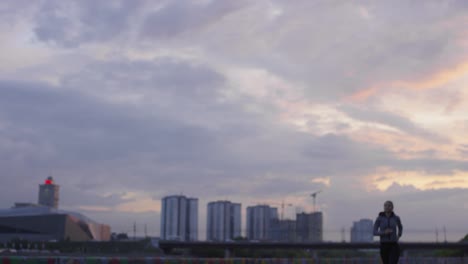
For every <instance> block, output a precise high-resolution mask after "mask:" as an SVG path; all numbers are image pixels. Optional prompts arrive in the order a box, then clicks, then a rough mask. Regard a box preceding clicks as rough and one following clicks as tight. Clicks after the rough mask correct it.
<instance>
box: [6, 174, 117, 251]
mask: <svg viewBox="0 0 468 264" xmlns="http://www.w3.org/2000/svg"><path fill="white" fill-rule="evenodd" d="M58 193H59V186H58V185H56V184H55V183H54V180H53V178H52V177H48V178H47V179H46V180H45V183H44V184H41V185H39V204H34V203H15V205H14V206H13V207H12V208H10V209H3V210H0V242H7V241H10V240H12V239H18V238H20V239H26V240H28V241H49V240H57V241H63V240H69V241H107V240H110V234H111V232H110V231H111V229H110V227H109V226H108V225H104V224H99V223H97V222H95V221H93V220H91V219H89V218H87V217H86V216H84V215H82V214H79V213H75V212H71V211H64V210H58V209H57V207H58V197H59V195H58Z"/></svg>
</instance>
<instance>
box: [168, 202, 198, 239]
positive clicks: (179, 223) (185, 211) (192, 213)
mask: <svg viewBox="0 0 468 264" xmlns="http://www.w3.org/2000/svg"><path fill="white" fill-rule="evenodd" d="M161 239H163V240H179V241H196V240H198V199H197V198H187V197H185V196H183V195H172V196H166V197H164V198H163V199H162V200H161Z"/></svg>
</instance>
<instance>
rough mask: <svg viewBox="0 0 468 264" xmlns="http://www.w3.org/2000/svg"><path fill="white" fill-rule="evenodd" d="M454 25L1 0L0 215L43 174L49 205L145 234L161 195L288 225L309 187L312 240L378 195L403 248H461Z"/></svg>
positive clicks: (450, 8)
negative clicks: (54, 188) (261, 211)
mask: <svg viewBox="0 0 468 264" xmlns="http://www.w3.org/2000/svg"><path fill="white" fill-rule="evenodd" d="M467 20H468V2H467V1H463V0H428V1H421V2H419V1H417V2H416V1H404V0H401V1H400V0H397V1H359V2H350V1H328V0H318V1H307V0H298V1H293V2H290V1H288V2H285V1H279V0H259V1H248V0H236V1H212V0H181V1H165V0H163V1H156V2H155V1H149V0H135V1H130V0H128V1H126V0H117V1H92V0H81V1H71V0H70V1H68V0H64V1H58V0H41V1H32V2H31V1H26V0H5V1H1V3H0V22H1V23H0V33H1V34H0V38H1V41H0V49H1V52H0V181H1V183H2V184H0V208H8V207H10V206H11V205H12V204H14V203H15V202H17V201H24V200H26V201H30V202H36V201H37V183H40V182H42V181H43V179H44V177H46V176H49V175H52V176H53V177H54V178H55V179H56V181H57V182H58V183H59V184H60V208H62V209H63V210H68V211H73V212H80V213H82V214H84V215H87V216H90V217H91V218H92V219H96V221H98V222H102V223H108V224H109V225H111V226H112V228H113V230H114V231H115V232H126V233H129V234H132V233H133V223H135V222H136V223H137V234H138V233H140V234H143V233H144V231H143V228H142V227H143V226H144V224H147V230H148V233H149V234H153V235H159V234H158V230H159V228H160V225H161V223H160V218H161V210H162V208H161V203H160V200H161V198H162V197H165V196H167V195H172V194H185V195H188V196H190V197H197V198H199V204H201V205H205V204H206V203H207V202H208V201H217V200H230V201H236V202H237V203H241V204H242V206H243V208H246V207H247V206H250V205H256V204H264V203H267V204H271V205H273V204H275V206H276V205H277V204H280V203H283V204H292V206H285V207H284V209H283V210H284V214H285V218H288V217H289V218H291V217H292V216H293V215H295V214H296V210H298V211H305V212H312V211H313V210H314V208H313V203H314V202H313V201H314V199H313V198H314V197H311V196H310V195H311V194H312V193H315V192H317V191H319V190H322V192H320V193H319V194H318V195H317V197H316V204H317V208H318V209H317V210H320V211H321V212H323V220H324V222H323V223H324V233H323V235H324V237H323V239H324V240H325V241H329V240H332V241H341V237H342V230H343V228H344V229H346V232H345V234H346V236H348V237H349V229H350V227H351V225H352V221H355V220H356V219H361V218H368V219H372V220H375V218H376V217H377V215H378V213H379V212H380V211H382V210H383V208H382V207H383V203H384V202H385V201H386V200H392V201H393V202H394V205H395V212H396V213H397V214H398V215H399V216H400V217H401V219H402V222H403V225H404V227H405V233H404V234H403V237H402V238H401V239H402V241H435V240H436V233H437V232H436V230H439V233H440V232H442V231H441V230H444V228H445V230H446V234H447V240H448V241H456V240H458V239H461V238H462V237H463V236H464V235H465V234H467V233H468V227H467V226H466V220H467V219H468V202H467V201H468V139H467V137H466V131H468V118H467V115H466V113H467V112H468V89H467V83H468V31H467V28H468V27H467V26H466V25H467V23H468V22H467ZM278 208H281V207H278ZM296 208H298V209H296ZM206 210H207V209H206V208H205V206H201V207H200V208H199V222H198V226H199V230H200V231H203V232H205V231H206V230H203V229H206V223H207V219H206V216H207V212H206ZM242 214H243V215H242V216H241V217H242V219H243V221H244V219H245V217H246V216H245V214H246V213H245V212H244V210H243V212H242ZM428 219H429V220H428ZM242 229H243V230H244V231H245V229H246V227H245V226H243V227H242ZM440 234H441V233H440ZM200 236H202V235H201V234H200ZM440 236H441V235H440ZM200 239H203V237H200ZM439 240H442V238H441V237H439Z"/></svg>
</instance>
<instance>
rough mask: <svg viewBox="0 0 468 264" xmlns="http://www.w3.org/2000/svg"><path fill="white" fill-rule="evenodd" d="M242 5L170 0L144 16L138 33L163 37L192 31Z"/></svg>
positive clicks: (143, 36) (149, 36)
mask: <svg viewBox="0 0 468 264" xmlns="http://www.w3.org/2000/svg"><path fill="white" fill-rule="evenodd" d="M243 5H245V1H229V2H220V1H209V2H206V3H201V2H198V3H197V2H194V1H185V0H184V1H172V2H169V3H167V4H166V5H165V6H164V7H163V8H161V9H159V10H157V11H155V12H153V13H150V14H149V15H148V16H147V17H146V19H145V22H144V24H143V28H142V31H141V32H140V35H141V37H142V38H150V39H160V38H162V39H165V38H172V37H176V36H177V35H180V34H183V33H185V32H189V33H194V32H197V31H198V30H200V29H202V28H204V27H207V26H209V25H211V24H214V23H216V22H218V21H219V20H221V19H222V18H223V17H225V16H226V15H228V14H229V13H232V12H234V11H236V10H238V9H240V8H241V7H242V6H243Z"/></svg>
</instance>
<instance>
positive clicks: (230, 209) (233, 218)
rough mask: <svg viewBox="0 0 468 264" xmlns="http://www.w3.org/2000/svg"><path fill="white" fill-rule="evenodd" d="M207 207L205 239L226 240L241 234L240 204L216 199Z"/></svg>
mask: <svg viewBox="0 0 468 264" xmlns="http://www.w3.org/2000/svg"><path fill="white" fill-rule="evenodd" d="M207 207H208V208H207V209H208V210H207V223H206V230H207V235H206V238H207V240H213V241H228V240H233V239H234V238H237V237H240V236H241V204H239V203H231V202H229V201H217V202H210V203H208V206H207Z"/></svg>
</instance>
